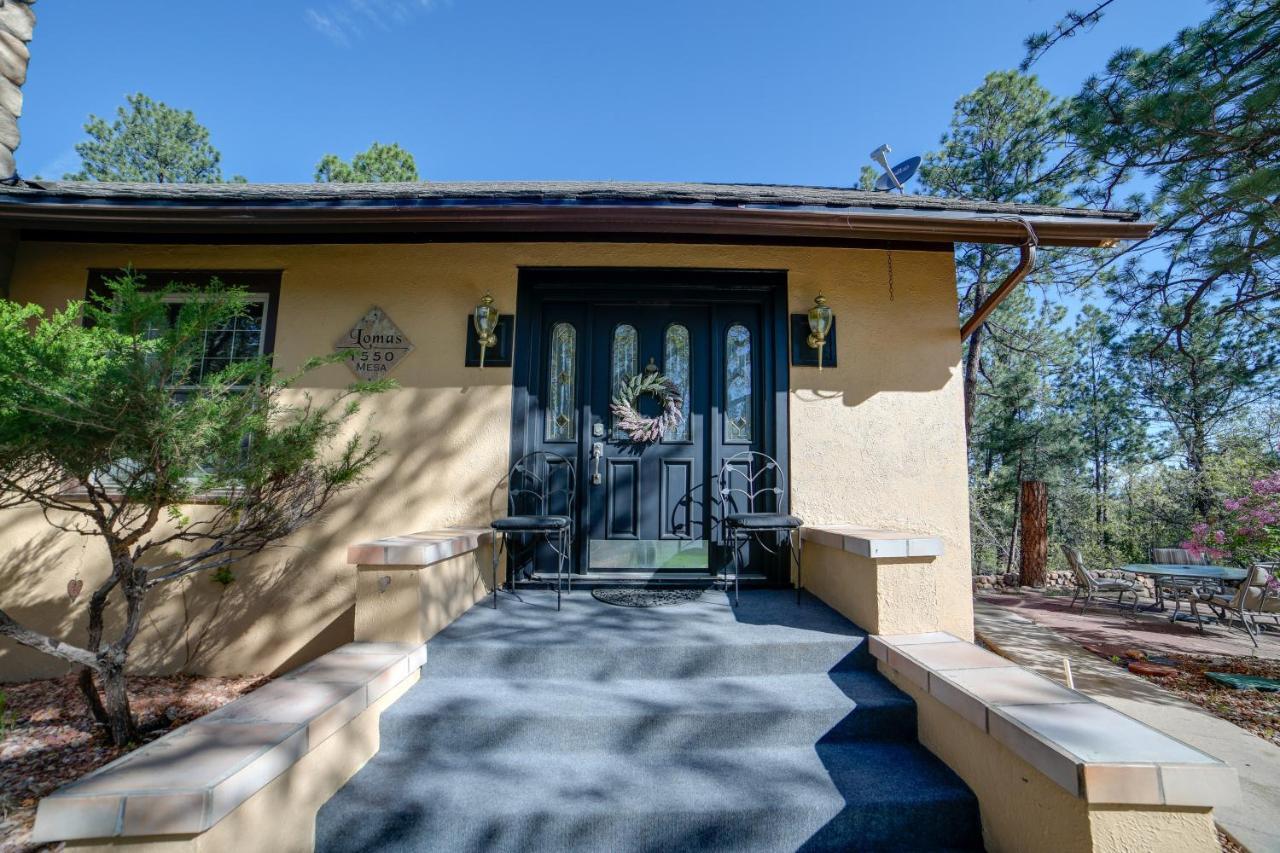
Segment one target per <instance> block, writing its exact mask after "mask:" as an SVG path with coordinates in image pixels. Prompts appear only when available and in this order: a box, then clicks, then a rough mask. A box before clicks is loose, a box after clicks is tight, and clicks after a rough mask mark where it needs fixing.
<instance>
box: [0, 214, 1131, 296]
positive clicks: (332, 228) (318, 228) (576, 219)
mask: <svg viewBox="0 0 1280 853" xmlns="http://www.w3.org/2000/svg"><path fill="white" fill-rule="evenodd" d="M64 199H65V197H64ZM1031 221H1034V222H1035V229H1036V230H1035V233H1036V234H1037V235H1038V242H1039V244H1041V245H1051V246H1080V247H1100V246H1110V245H1114V244H1115V243H1116V242H1117V241H1120V240H1135V239H1141V238H1143V237H1146V236H1147V235H1148V234H1150V232H1151V228H1152V226H1151V225H1150V224H1148V223H1143V222H1133V221H1124V220H1122V219H1119V218H1117V219H1109V218H1103V217H1098V216H1088V217H1085V216H1081V217H1070V216H1044V217H1038V216H1030V215H1028V216H1025V217H1023V216H1012V215H998V214H994V215H993V214H991V213H980V212H956V211H944V210H919V209H897V210H878V209H874V208H865V207H860V208H856V209H842V208H828V209H825V210H822V211H818V210H814V209H812V208H810V209H804V210H797V209H794V208H765V207H731V206H726V205H715V204H705V203H701V204H699V203H692V204H679V205H669V206H656V205H645V204H636V205H631V204H612V205H605V204H598V205H597V204H592V205H543V204H536V203H529V204H502V205H492V206H479V205H476V206H472V205H466V206H455V205H449V206H439V205H432V206H418V205H414V204H412V203H407V204H378V205H372V206H364V205H343V204H340V203H339V204H308V205H252V204H225V205H192V204H190V203H162V204H146V203H141V204H139V203H117V202H114V201H111V202H106V203H104V202H103V201H101V200H92V201H85V202H80V201H76V202H70V201H66V200H60V201H57V202H52V203H51V202H48V201H43V200H42V201H39V202H36V201H32V200H25V199H24V200H23V201H20V202H16V201H14V200H11V199H4V198H0V227H10V228H19V229H35V230H41V231H55V232H56V231H69V232H75V231H92V232H112V233H119V234H120V235H121V238H122V241H127V235H128V234H129V233H137V232H144V233H146V234H148V235H156V234H165V233H171V234H181V233H201V234H228V235H230V234H237V233H240V234H244V233H252V234H256V235H263V234H270V233H273V232H275V233H296V232H300V231H305V232H308V233H316V234H329V235H332V234H370V233H415V234H422V235H436V236H438V237H443V236H447V235H449V234H472V235H474V234H495V235H510V237H511V239H512V240H521V239H535V240H536V239H548V237H547V236H544V235H558V236H562V237H565V236H572V237H576V238H579V239H583V238H585V239H606V238H607V237H608V235H611V234H616V235H627V234H633V235H634V234H645V235H660V236H661V237H662V238H663V239H666V240H672V239H675V238H678V237H680V236H682V235H684V236H693V237H707V236H726V237H729V236H732V237H743V238H752V239H753V240H758V241H759V242H761V243H768V242H769V239H770V238H775V237H776V238H818V239H826V240H832V241H836V242H838V241H840V240H842V239H847V240H849V241H857V240H893V241H901V242H922V243H939V242H949V243H1000V244H1007V245H1022V244H1023V243H1025V242H1026V241H1027V225H1026V223H1028V222H1031ZM1015 283H1016V282H1015Z"/></svg>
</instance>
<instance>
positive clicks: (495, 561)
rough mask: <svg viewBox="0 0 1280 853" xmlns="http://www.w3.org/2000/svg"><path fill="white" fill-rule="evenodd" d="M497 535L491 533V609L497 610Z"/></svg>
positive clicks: (496, 533)
mask: <svg viewBox="0 0 1280 853" xmlns="http://www.w3.org/2000/svg"><path fill="white" fill-rule="evenodd" d="M499 535H500V534H499V533H498V532H497V531H496V530H495V531H494V532H493V541H492V543H491V544H492V551H493V609H494V610H497V609H498V537H499Z"/></svg>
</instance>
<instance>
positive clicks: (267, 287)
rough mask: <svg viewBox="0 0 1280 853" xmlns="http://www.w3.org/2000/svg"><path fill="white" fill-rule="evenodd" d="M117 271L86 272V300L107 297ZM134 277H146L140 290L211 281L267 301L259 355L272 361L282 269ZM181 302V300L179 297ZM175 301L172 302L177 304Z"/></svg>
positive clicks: (182, 271) (186, 271)
mask: <svg viewBox="0 0 1280 853" xmlns="http://www.w3.org/2000/svg"><path fill="white" fill-rule="evenodd" d="M121 272H122V271H121V270H120V269H103V268H93V269H90V270H89V280H88V283H87V285H86V286H85V298H86V299H89V298H92V297H94V296H106V295H107V294H108V292H109V291H108V288H107V280H108V279H115V278H119V277H120V275H121ZM134 274H135V275H141V276H145V277H146V278H145V280H144V281H143V283H142V289H143V290H161V289H163V288H165V287H167V286H168V285H169V284H172V283H175V282H178V283H181V284H186V285H191V286H193V287H197V288H204V287H209V286H210V285H211V284H212V283H213V279H215V278H216V279H218V280H219V281H221V282H222V283H223V284H224V285H228V286H231V287H240V288H243V289H244V291H245V292H246V294H248V296H249V297H250V298H251V299H253V298H259V297H260V298H262V299H263V300H265V302H266V306H265V309H264V314H263V323H262V351H261V355H263V356H265V357H266V358H268V359H270V360H272V361H273V362H274V360H275V351H276V325H277V321H278V318H279V314H280V281H281V279H282V278H283V277H284V271H283V270H239V269H228V270H221V269H210V268H208V267H202V268H198V269H158V268H157V269H136V270H134ZM179 299H180V298H179ZM179 299H175V300H174V301H179ZM194 387H196V386H194V385H178V386H174V390H175V391H189V390H191V389H192V388H194Z"/></svg>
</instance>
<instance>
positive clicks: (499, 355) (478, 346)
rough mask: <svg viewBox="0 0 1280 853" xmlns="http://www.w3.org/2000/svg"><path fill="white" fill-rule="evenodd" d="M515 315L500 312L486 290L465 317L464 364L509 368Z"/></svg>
mask: <svg viewBox="0 0 1280 853" xmlns="http://www.w3.org/2000/svg"><path fill="white" fill-rule="evenodd" d="M514 330H515V317H513V316H512V315H511V314H499V313H498V308H497V306H496V305H494V304H493V297H492V296H491V295H490V294H488V293H486V294H485V295H484V298H483V299H481V300H480V302H479V304H477V305H476V307H475V310H474V311H472V312H471V314H470V315H468V317H467V352H466V357H465V359H464V360H463V364H464V365H466V366H467V367H480V368H484V367H510V366H511V338H512V332H513V331H514Z"/></svg>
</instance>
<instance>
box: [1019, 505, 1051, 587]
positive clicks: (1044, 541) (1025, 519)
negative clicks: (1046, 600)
mask: <svg viewBox="0 0 1280 853" xmlns="http://www.w3.org/2000/svg"><path fill="white" fill-rule="evenodd" d="M1020 504H1021V507H1020V510H1019V515H1020V517H1021V519H1022V562H1021V565H1020V566H1019V569H1020V572H1019V573H1020V575H1021V578H1020V580H1021V583H1022V585H1023V586H1035V587H1043V586H1044V585H1045V582H1046V581H1047V580H1048V574H1047V567H1048V563H1049V490H1048V489H1047V488H1045V484H1044V483H1042V482H1040V481H1039V480H1027V481H1026V482H1024V483H1023V484H1022V487H1021V500H1020Z"/></svg>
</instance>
